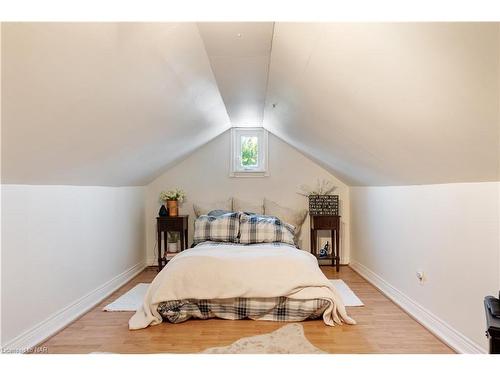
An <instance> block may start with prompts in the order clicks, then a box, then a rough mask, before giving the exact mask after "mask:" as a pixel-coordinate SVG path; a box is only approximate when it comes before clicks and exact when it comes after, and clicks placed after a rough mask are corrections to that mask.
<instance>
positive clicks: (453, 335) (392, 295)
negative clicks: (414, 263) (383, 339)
mask: <svg viewBox="0 0 500 375" xmlns="http://www.w3.org/2000/svg"><path fill="white" fill-rule="evenodd" d="M349 266H350V267H351V268H352V269H353V270H354V271H356V272H357V273H358V274H359V275H360V276H361V277H363V278H364V279H366V280H367V281H368V282H369V283H370V284H373V285H374V286H375V287H376V288H377V289H379V290H380V291H381V292H382V293H383V294H384V295H385V296H386V297H388V298H389V299H390V300H392V301H393V302H394V303H395V304H396V305H398V306H399V307H401V308H402V309H403V310H404V311H406V312H407V313H408V314H409V315H411V316H412V317H413V318H414V319H415V320H416V321H418V322H419V323H420V324H422V325H423V326H424V327H425V328H427V329H428V330H429V331H431V332H432V333H433V334H434V335H436V336H437V337H439V338H440V339H441V340H442V341H444V342H445V343H446V344H447V345H448V346H450V347H451V348H452V349H454V350H455V351H457V352H458V353H464V354H485V353H487V351H486V349H484V348H483V347H481V346H480V345H478V344H476V343H475V342H473V341H472V340H470V339H469V338H468V337H466V336H464V335H463V334H462V333H460V332H458V331H457V330H455V329H454V328H452V327H450V326H449V325H448V324H447V323H446V322H444V321H442V320H441V319H440V318H438V317H437V316H436V315H434V314H433V313H431V312H430V311H429V310H427V309H426V308H424V307H423V306H421V305H419V304H418V303H417V302H415V301H414V300H412V299H411V298H410V297H408V296H407V295H406V294H404V293H403V292H401V291H400V290H398V289H397V288H395V287H394V286H392V285H391V284H389V283H388V282H387V281H385V280H384V279H383V278H381V277H380V276H379V275H377V274H376V273H375V272H373V271H372V270H370V269H369V268H367V267H366V266H364V265H362V264H361V263H358V262H357V261H355V260H351V263H350V265H349Z"/></svg>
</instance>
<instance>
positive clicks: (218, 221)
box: [193, 212, 240, 244]
mask: <svg viewBox="0 0 500 375" xmlns="http://www.w3.org/2000/svg"><path fill="white" fill-rule="evenodd" d="M239 231H240V213H239V212H231V213H228V214H224V215H221V216H208V215H201V216H199V217H198V218H197V219H196V220H195V221H194V237H193V243H194V244H199V243H200V242H205V241H216V242H238V234H239Z"/></svg>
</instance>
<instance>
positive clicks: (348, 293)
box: [330, 279, 364, 306]
mask: <svg viewBox="0 0 500 375" xmlns="http://www.w3.org/2000/svg"><path fill="white" fill-rule="evenodd" d="M330 282H331V283H332V284H333V286H334V287H335V289H337V292H339V294H340V296H341V297H342V301H344V305H346V306H364V303H363V302H361V300H360V299H359V298H358V296H357V295H355V294H354V292H353V291H352V290H351V288H349V287H348V286H347V284H346V283H345V282H344V281H343V280H341V279H330Z"/></svg>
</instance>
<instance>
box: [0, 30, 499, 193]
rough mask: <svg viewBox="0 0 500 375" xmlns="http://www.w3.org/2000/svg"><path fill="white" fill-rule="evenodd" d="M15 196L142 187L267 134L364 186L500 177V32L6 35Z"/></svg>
mask: <svg viewBox="0 0 500 375" xmlns="http://www.w3.org/2000/svg"><path fill="white" fill-rule="evenodd" d="M1 36H2V51H1V52H2V183H27V184H75V185H111V186H115V185H141V184H147V183H149V182H150V181H152V180H153V179H154V178H155V177H156V176H158V175H159V174H161V173H162V172H163V171H165V170H166V169H168V168H169V167H170V166H172V165H173V164H174V163H175V162H176V161H177V160H180V159H181V158H183V157H184V156H185V155H187V154H188V153H190V152H192V151H193V150H194V149H196V148H197V147H199V146H200V145H201V144H203V143H206V142H208V141H209V140H210V139H212V138H213V137H215V136H217V135H218V134H220V133H221V132H223V131H224V130H226V129H227V128H228V127H230V126H231V124H232V125H235V126H241V125H259V124H261V123H263V125H264V127H266V128H267V129H269V130H270V131H271V132H273V133H274V134H276V135H277V136H279V137H280V138H282V139H283V140H285V141H287V142H288V143H290V144H291V145H292V146H294V147H296V148H297V149H298V150H299V151H301V152H303V153H304V154H306V155H308V156H309V157H310V158H312V159H314V160H315V161H317V162H318V163H319V164H321V165H322V166H324V167H326V168H327V169H329V170H330V171H331V172H333V173H334V174H336V175H337V176H338V177H339V178H341V179H343V180H344V181H345V182H346V183H348V184H351V185H406V184H427V183H445V182H467V181H492V180H497V179H498V178H499V176H498V171H499V152H500V151H499V139H500V135H499V106H500V95H499V94H500V90H499V84H500V73H499V69H500V67H499V56H500V28H499V25H498V24H496V23H481V24H472V23H459V24H458V23H457V24H449V23H431V24H430V23H427V24H423V23H421V24H404V23H398V24H352V23H337V24H331V23H330V24H328V23H309V24H303V23H275V24H273V23H199V24H196V23H177V24H175V23H94V24H89V23H76V24H75V23H73V24H51V23H46V24H34V23H25V24H3V25H2V35H1Z"/></svg>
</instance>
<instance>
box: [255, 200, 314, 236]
mask: <svg viewBox="0 0 500 375" xmlns="http://www.w3.org/2000/svg"><path fill="white" fill-rule="evenodd" d="M264 214H265V215H268V216H276V217H278V218H280V219H281V220H283V221H284V222H285V223H288V224H292V225H293V226H294V227H295V237H296V238H297V237H298V235H299V233H300V228H301V227H302V224H303V223H304V220H305V219H306V216H307V210H305V209H302V210H294V209H292V208H288V207H283V206H280V205H279V204H278V203H276V202H273V201H270V200H269V199H266V198H264Z"/></svg>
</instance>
